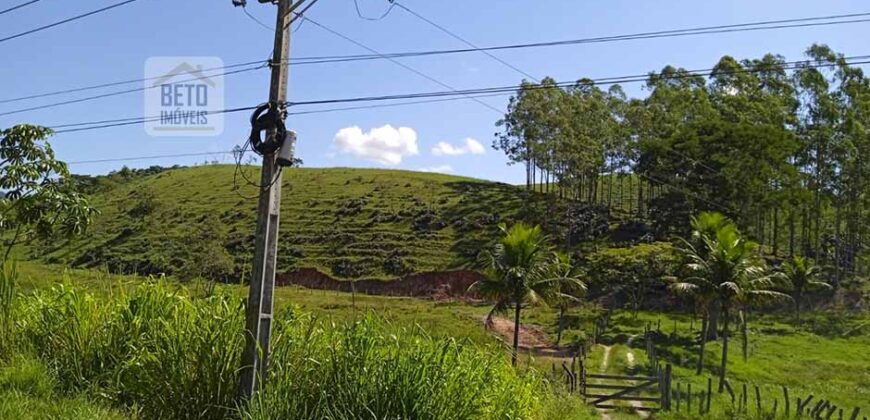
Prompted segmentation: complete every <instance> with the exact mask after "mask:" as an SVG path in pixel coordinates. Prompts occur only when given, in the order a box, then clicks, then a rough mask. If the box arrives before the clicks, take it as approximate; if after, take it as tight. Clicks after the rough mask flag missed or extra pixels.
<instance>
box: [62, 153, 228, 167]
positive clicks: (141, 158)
mask: <svg viewBox="0 0 870 420" xmlns="http://www.w3.org/2000/svg"><path fill="white" fill-rule="evenodd" d="M231 153H234V151H233V150H229V151H219V152H208V153H177V154H171V155H153V156H138V157H123V158H107V159H94V160H78V161H72V162H67V163H66V164H67V165H84V164H93V163H110V162H130V161H136V160H146V159H168V158H176V157H196V156H211V155H226V154H231Z"/></svg>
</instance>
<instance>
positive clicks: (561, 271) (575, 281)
mask: <svg viewBox="0 0 870 420" xmlns="http://www.w3.org/2000/svg"><path fill="white" fill-rule="evenodd" d="M547 277H548V278H549V279H550V280H551V281H552V282H553V284H552V287H553V291H552V292H551V293H550V294H551V295H552V296H551V298H550V299H551V302H550V304H551V305H554V306H556V307H558V308H559V321H558V327H557V332H556V345H557V346H558V345H559V343H560V342H561V341H562V331H563V330H564V328H565V312H566V311H567V310H568V305H570V304H571V303H573V302H578V301H579V300H580V297H581V296H583V295H585V294H586V290H587V288H586V283H584V282H583V280H581V277H582V274H581V273H580V270H578V269H577V267H575V266H574V265H573V264H572V263H571V256H570V255H568V254H567V253H564V252H554V253H553V257H552V260H551V261H550V265H549V267H548V270H547Z"/></svg>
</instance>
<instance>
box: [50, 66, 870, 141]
mask: <svg viewBox="0 0 870 420" xmlns="http://www.w3.org/2000/svg"><path fill="white" fill-rule="evenodd" d="M843 59H844V60H845V61H846V64H848V65H856V64H868V63H870V55H859V56H849V57H843ZM850 60H851V61H850ZM854 60H863V61H854ZM832 66H835V64H831V63H809V62H806V61H792V62H785V63H783V65H782V68H783V69H784V70H792V69H798V68H822V67H832ZM713 71H714V70H713V69H704V70H690V71H687V72H686V73H685V74H680V75H672V76H669V79H671V80H680V79H686V78H693V77H700V76H710V75H711V74H713ZM761 71H765V69H740V70H733V71H727V72H723V71H719V72H718V74H746V73H758V72H761ZM648 80H649V74H643V75H633V76H614V77H603V78H598V79H592V80H591V83H593V84H595V85H612V84H617V83H637V82H647V81H648ZM575 84H576V82H558V83H555V84H553V85H547V86H540V85H525V86H523V85H510V86H500V87H490V88H478V89H467V90H462V91H435V92H419V93H411V94H397V95H383V96H366V97H354V98H336V99H323V100H312V101H299V102H290V103H288V105H289V106H291V107H296V106H310V105H329V104H338V103H359V102H383V101H393V100H404V99H421V100H417V101H408V102H401V103H389V104H367V105H361V106H352V107H345V108H329V109H315V110H308V111H291V112H288V115H306V114H318V113H327V112H338V111H348V110H359V109H373V108H386V107H398V106H406V105H416V104H425V103H435V102H446V101H455V100H463V99H467V98H468V97H469V96H473V97H475V98H483V97H495V96H504V95H511V94H515V93H516V91H517V89H520V88H522V89H527V90H538V89H556V88H564V87H570V86H573V85H575ZM250 109H254V107H247V108H237V109H236V110H250ZM218 112H223V111H218ZM218 112H216V113H218ZM233 112H235V111H233ZM159 119H160V117H159V116H150V117H130V118H120V119H111V120H99V121H89V122H79V123H68V124H56V125H52V126H50V128H52V129H57V128H66V127H80V126H94V127H84V128H80V129H72V130H58V131H56V133H62V132H71V131H85V130H92V129H99V128H108V127H117V126H123V125H130V124H138V123H142V122H148V121H153V120H159Z"/></svg>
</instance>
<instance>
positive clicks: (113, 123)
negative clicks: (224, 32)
mask: <svg viewBox="0 0 870 420" xmlns="http://www.w3.org/2000/svg"><path fill="white" fill-rule="evenodd" d="M509 94H511V93H510V92H508V93H493V94H488V95H477V96H476V97H478V98H491V97H496V96H505V95H509ZM465 99H467V98H465V97H455V98H438V99H424V100H419V101H408V102H399V103H390V104H369V105H360V106H350V107H343V108H327V109H313V110H309V111H296V112H288V113H287V115H309V114H325V113H331V112H341V111H354V110H363V109H376V108H393V107H400V106H408V105H421V104H429V103H437V102H451V101H461V100H465ZM249 109H253V108H249ZM159 120H160V117H159V116H150V117H128V118H117V119H110V120H97V121H87V122H77V123H67V124H55V125H50V126H48V128H51V129H52V130H54V132H55V133H65V132H71V131H87V130H91V129H98V128H109V127H119V126H124V125H131V124H140V123H145V122H151V121H159ZM118 123H123V124H118ZM82 126H96V127H87V128H85V129H82V130H58V129H63V128H70V127H82ZM103 126H105V127H103Z"/></svg>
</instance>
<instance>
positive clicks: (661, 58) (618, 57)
mask: <svg viewBox="0 0 870 420" xmlns="http://www.w3.org/2000/svg"><path fill="white" fill-rule="evenodd" d="M359 1H360V6H361V8H362V10H363V13H364V14H367V15H370V16H377V15H380V14H381V13H383V12H384V11H385V10H386V8H387V7H388V3H387V1H386V0H359ZM115 2H117V0H101V1H87V2H85V1H62V0H43V1H40V2H38V3H36V4H34V5H31V6H28V7H25V8H22V9H20V10H17V11H15V12H12V13H8V14H6V15H0V37H3V36H6V35H9V34H13V33H17V32H20V31H23V30H27V29H30V28H32V27H35V26H39V25H42V24H45V23H49V22H53V21H55V20H59V19H63V18H66V17H69V16H72V15H76V14H79V13H82V12H86V11H90V10H93V9H96V8H99V7H102V6H105V5H109V4H112V3H115ZM17 3H20V1H18V0H2V1H0V9H4V8H6V7H10V6H12V5H14V4H17ZM249 3H250V4H249V6H248V10H249V11H250V12H251V13H252V14H254V15H255V16H257V17H258V18H260V19H261V20H263V21H265V22H267V23H269V24H271V23H272V22H273V21H274V7H273V6H271V5H263V4H259V3H257V1H256V0H249ZM402 3H403V4H406V5H407V6H409V7H410V8H412V9H414V10H415V11H417V12H418V13H421V14H422V15H424V16H426V17H428V18H429V19H431V20H434V21H436V22H438V23H439V24H441V25H443V26H446V27H447V28H449V29H451V30H453V31H454V32H456V33H458V34H460V35H462V36H463V37H465V38H467V39H468V40H470V41H472V42H474V43H476V44H478V45H484V46H486V45H499V44H509V43H526V42H538V41H551V40H561V39H572V38H584V37H594V36H607V35H618V34H625V33H634V32H646V31H656V30H666V29H678V28H688V27H695V26H707V25H719V24H731V23H741V22H750V21H757V20H770V19H786V18H799V17H806V16H818V15H831V14H840V13H857V12H867V11H870V6H868V5H867V3H866V2H863V1H858V0H850V1H826V2H821V1H817V0H815V1H809V0H804V1H794V0H791V1H785V0H776V1H770V0H766V1H758V0H754V1H748V0H739V1H717V2H699V1H655V2H654V1H639V0H637V1H607V2H604V1H598V2H591V1H578V0H573V1H569V0H541V1H537V2H529V1H519V0H498V1H494V0H489V1H483V0H464V1H459V0H439V1H433V0H429V1H423V0H402ZM309 16H310V17H311V18H312V19H315V20H317V21H318V22H320V23H323V24H325V25H328V26H330V27H332V28H333V29H335V30H338V31H340V32H342V33H344V34H346V35H348V36H350V37H353V38H354V39H357V40H358V41H360V42H362V43H364V44H367V45H369V46H371V47H372V48H375V49H378V50H380V51H382V52H397V51H409V50H422V49H442V48H462V47H464V45H463V44H461V43H460V42H459V41H456V40H454V39H452V38H450V37H449V36H447V35H445V34H443V33H441V32H439V31H438V30H437V29H435V28H432V27H430V26H428V25H427V24H425V23H424V22H422V21H420V20H418V19H417V18H415V17H413V16H411V15H409V14H408V13H407V12H405V11H404V10H401V9H400V8H395V9H394V10H393V11H392V13H391V14H390V15H389V16H387V17H386V18H385V19H383V20H379V21H367V20H362V19H360V18H359V17H358V16H357V14H356V11H355V9H354V4H353V0H320V2H319V3H317V5H315V6H314V7H313V8H312V9H311V11H309ZM868 29H870V23H857V24H851V25H839V26H830V27H819V28H803V29H787V30H780V31H770V32H750V33H737V34H720V35H705V36H694V37H684V38H670V39H657V40H637V41H627V42H617V43H607V44H595V45H582V46H567V47H553V48H537V49H527V50H517V51H505V52H497V53H496V54H498V55H499V57H501V58H503V59H504V60H506V61H508V62H510V63H511V64H513V65H515V66H517V67H519V68H521V69H522V70H524V71H525V72H528V73H531V74H533V75H535V76H538V77H543V76H552V77H554V78H555V79H557V80H564V81H568V80H575V79H578V78H581V77H591V78H598V77H608V76H619V75H633V74H640V73H645V72H647V71H652V70H657V69H660V68H661V67H663V66H664V65H667V64H673V65H678V66H682V67H685V68H709V67H710V66H712V65H713V64H715V62H716V61H717V60H718V58H719V57H721V56H722V55H726V54H728V55H732V56H735V57H737V58H752V57H759V56H761V55H763V54H765V53H767V52H773V53H778V54H782V55H784V56H785V57H786V58H787V59H789V60H795V59H800V58H801V55H802V52H803V50H804V49H805V48H806V47H807V46H809V45H810V44H812V43H813V42H822V43H827V44H829V45H830V46H831V47H833V48H834V49H835V50H837V51H839V52H842V53H844V54H846V55H863V54H870V46H867V45H866V40H867V35H868ZM271 39H272V34H271V33H270V31H267V30H266V29H264V28H262V27H260V26H258V25H257V24H256V23H254V22H253V21H251V20H250V19H248V18H247V17H246V16H245V15H244V14H243V13H242V10H241V9H238V8H233V7H232V5H231V3H230V0H208V1H206V0H185V1H178V0H175V1H170V0H140V1H138V2H135V3H132V4H130V5H128V6H124V7H121V8H117V9H114V10H112V11H109V12H107V13H104V14H100V15H97V16H92V17H90V18H87V19H84V20H80V21H77V22H73V23H70V24H67V25H64V26H60V27H57V28H53V29H49V30H46V31H43V32H40V33H37V34H34V35H30V36H26V37H22V38H19V39H15V40H11V41H8V42H4V43H0V55H2V56H3V57H4V59H3V64H2V66H0V80H2V83H0V99H5V98H10V97H17V96H22V95H28V94H34V93H40V92H45V91H53V90H57V89H64V88H69V87H77V86H84V85H90V84H96V83H103V82H111V81H118V80H126V79H135V78H139V77H143V71H144V63H145V60H147V59H148V58H149V57H152V56H217V57H220V58H221V59H222V60H223V61H224V63H226V64H232V63H239V62H246V61H252V60H257V59H265V58H266V57H267V56H268V52H269V50H270V48H271ZM366 53H367V51H365V50H362V49H360V48H359V47H358V46H355V45H353V44H351V43H349V42H347V41H346V40H343V39H341V38H338V37H336V36H334V35H333V34H330V33H328V32H326V31H324V30H322V29H321V28H318V27H317V26H314V25H312V24H310V23H305V24H304V25H303V26H302V27H301V29H300V30H299V31H298V32H296V33H295V34H294V35H293V40H292V55H293V56H297V57H301V56H319V55H342V54H366ZM403 62H404V63H406V64H408V65H410V66H413V67H414V68H416V69H418V70H420V71H422V72H425V73H427V74H429V75H431V76H432V77H435V78H437V79H439V80H441V81H442V82H444V83H447V84H449V85H452V86H454V87H456V88H459V89H465V88H477V87H489V86H502V85H511V84H516V83H518V82H519V81H520V80H521V78H522V76H521V75H520V74H518V73H516V72H515V71H513V70H511V69H509V68H507V67H505V66H503V65H502V64H500V63H498V62H496V61H494V60H492V59H491V58H489V57H486V56H485V55H483V54H480V53H473V54H463V55H453V56H442V57H431V58H413V59H406V60H404V61H403ZM268 80H269V74H268V70H266V69H263V70H259V71H256V72H249V73H243V74H239V75H230V76H226V78H225V80H224V81H225V85H226V97H225V100H224V102H225V105H226V106H227V107H236V106H250V105H256V104H258V103H261V102H263V101H264V100H265V99H266V98H267V93H268V83H269V81H268ZM289 87H290V88H289V98H290V100H291V101H293V100H296V101H305V100H316V99H327V98H338V97H352V96H368V95H380V94H401V93H409V92H420V91H440V90H444V88H443V87H441V86H439V85H437V84H435V83H433V82H431V81H428V80H426V79H424V78H422V77H420V76H418V75H416V74H414V73H412V72H410V71H408V70H406V69H403V68H401V67H399V66H397V65H396V64H394V63H391V62H389V61H370V62H356V63H342V64H329V65H317V66H314V65H311V66H293V67H292V68H291V70H290V84H289ZM625 89H626V91H627V92H628V93H629V94H630V95H632V96H641V95H643V94H644V92H643V91H642V90H640V88H639V85H637V84H635V85H627V86H625ZM107 91H111V89H109V90H107ZM73 98H75V96H74V95H72V96H66V97H54V98H47V99H42V100H38V99H37V100H32V101H28V102H18V103H11V104H0V112H4V111H8V110H13V109H17V108H21V107H24V106H36V105H39V104H41V103H48V102H54V101H57V100H64V99H73ZM484 100H485V101H486V102H487V103H489V104H491V105H492V106H494V107H496V108H498V109H503V108H504V106H505V103H506V101H507V97H499V98H487V99H484ZM142 115H143V98H142V93H141V92H140V93H133V94H128V95H121V96H117V97H113V98H106V99H103V100H98V101H92V102H87V103H81V104H73V105H67V106H63V107H56V108H51V109H45V110H39V111H33V112H30V113H26V114H17V115H10V116H3V117H0V127H9V126H11V125H14V124H16V123H21V122H31V123H37V124H42V125H47V126H51V125H54V124H63V123H71V122H79V121H90V120H100V119H113V118H124V117H137V116H142ZM498 118H499V114H497V113H495V112H494V111H493V110H491V109H489V108H486V107H484V106H482V105H480V104H478V103H476V102H473V101H470V100H463V101H451V102H443V103H434V104H425V105H412V106H405V107H395V108H380V109H369V110H356V111H344V112H335V113H325V114H310V115H299V116H291V117H290V118H289V119H288V125H289V127H290V128H292V129H294V130H296V131H297V132H298V137H299V142H298V145H297V154H298V155H299V157H301V158H302V159H304V161H305V165H306V166H316V167H323V166H354V167H380V168H383V167H386V168H401V169H421V168H428V169H437V170H447V169H448V167H449V169H450V170H452V172H453V173H456V174H461V175H468V176H474V177H478V178H485V179H492V180H499V181H505V182H514V183H519V182H521V181H522V180H523V176H524V175H523V170H522V168H520V167H517V166H507V165H506V159H505V158H504V156H503V155H502V154H501V153H500V152H498V151H495V150H492V148H491V147H490V145H491V144H492V140H493V137H494V136H493V133H494V132H495V131H496V127H495V121H496V120H497V119H498ZM247 120H248V115H246V114H231V115H227V117H226V125H225V128H224V131H223V134H222V135H220V136H217V137H195V138H174V137H168V138H167V137H160V138H157V137H151V136H149V135H147V134H146V133H145V130H144V128H143V127H142V126H141V125H134V126H126V127H118V128H111V129H104V130H93V131H85V132H78V133H62V134H58V135H57V136H56V137H54V138H53V139H52V140H51V142H52V144H53V146H54V148H55V149H56V151H57V152H58V155H59V157H60V158H61V159H64V160H67V161H79V160H92V159H104V158H123V157H131V156H150V155H163V154H177V153H200V152H213V151H223V150H229V149H231V148H232V146H233V145H236V144H241V143H242V141H243V140H244V138H245V136H246V135H247V131H248V129H249V128H248V121H247ZM385 125H390V126H392V127H394V128H395V130H392V131H391V130H389V129H385V128H384V126H385ZM353 127H358V128H359V130H356V129H354V128H353ZM400 127H404V128H405V129H402V130H400V129H399V128H400ZM372 129H379V130H375V132H374V133H373V132H371V130H372ZM407 129H411V130H413V131H412V132H411V131H408V130H407ZM409 133H413V134H414V135H413V136H411V135H410V134H409ZM390 136H393V137H396V138H398V141H399V143H400V144H402V147H401V150H400V151H399V156H398V158H399V159H398V161H397V159H396V156H395V155H391V157H389V158H386V159H384V158H383V155H379V154H378V153H379V150H377V149H378V148H377V146H378V144H374V146H375V150H368V149H365V148H366V147H368V146H371V145H372V143H367V141H370V140H371V139H373V138H375V139H380V141H383V142H386V141H388V140H384V139H385V138H388V137H390ZM411 137H415V139H414V140H415V141H416V143H415V144H414V147H411V145H410V141H411ZM468 139H475V140H477V142H476V143H479V144H482V145H483V146H485V148H484V149H485V150H484V153H482V154H481V153H480V151H481V150H480V148H478V147H477V145H475V144H474V143H475V142H471V141H469V140H468ZM393 140H396V139H395V138H394V139H393ZM360 142H362V143H360ZM439 143H444V144H446V145H447V146H449V147H445V146H444V144H441V145H439ZM384 144H386V143H384ZM433 148H438V152H435V153H433ZM415 151H416V154H415V153H414V152H415ZM393 152H395V150H393ZM203 159H204V158H201V157H199V158H194V157H191V158H174V159H159V160H142V161H135V162H123V163H121V162H114V163H100V164H86V165H75V166H73V167H72V169H73V170H74V171H75V172H79V173H106V172H108V171H110V170H112V169H117V168H119V167H120V166H122V165H125V164H126V165H128V166H132V167H145V166H149V165H153V164H160V165H172V164H192V163H195V162H201V161H203ZM215 159H218V160H224V161H226V162H230V161H231V157H230V156H225V155H224V156H221V155H216V156H215Z"/></svg>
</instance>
